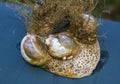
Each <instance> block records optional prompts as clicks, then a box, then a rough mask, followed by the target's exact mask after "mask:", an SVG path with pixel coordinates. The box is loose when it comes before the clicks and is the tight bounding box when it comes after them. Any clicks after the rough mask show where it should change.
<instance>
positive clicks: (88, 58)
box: [42, 41, 100, 78]
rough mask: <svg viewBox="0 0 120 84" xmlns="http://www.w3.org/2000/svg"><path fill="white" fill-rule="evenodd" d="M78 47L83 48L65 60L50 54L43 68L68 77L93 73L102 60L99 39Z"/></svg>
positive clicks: (78, 76)
mask: <svg viewBox="0 0 120 84" xmlns="http://www.w3.org/2000/svg"><path fill="white" fill-rule="evenodd" d="M78 49H81V50H80V51H79V52H78V54H77V55H76V56H75V57H74V58H72V59H70V60H65V61H63V60H59V59H54V58H53V57H51V56H48V60H47V61H46V63H45V64H44V66H42V68H44V69H45V70H47V71H50V72H51V73H54V74H57V75H60V76H63V77H67V78H82V77H86V76H89V75H91V74H92V72H93V70H94V69H95V68H96V66H97V64H98V62H99V60H100V47H99V43H98V41H97V42H96V43H94V44H92V45H86V44H82V43H80V44H79V48H78Z"/></svg>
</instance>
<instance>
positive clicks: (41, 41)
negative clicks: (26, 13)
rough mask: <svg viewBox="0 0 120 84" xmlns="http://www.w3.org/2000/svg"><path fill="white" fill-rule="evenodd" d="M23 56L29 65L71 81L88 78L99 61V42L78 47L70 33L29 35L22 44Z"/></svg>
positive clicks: (79, 44)
mask: <svg viewBox="0 0 120 84" xmlns="http://www.w3.org/2000/svg"><path fill="white" fill-rule="evenodd" d="M57 52H58V53H57ZM21 53H22V56H23V58H24V59H25V60H26V61H27V62H28V63H30V64H32V65H37V66H40V65H42V66H41V68H43V69H45V70H47V71H50V72H52V73H54V74H57V75H60V76H63V77H68V78H81V77H85V76H89V75H90V74H91V73H92V71H93V70H94V69H95V68H96V66H97V64H98V61H99V59H100V47H99V43H98V41H96V42H95V43H94V44H92V45H87V44H83V43H77V42H76V40H74V39H73V38H72V37H71V36H70V35H69V34H68V33H59V34H56V35H49V36H48V37H38V36H36V35H30V34H28V35H26V36H25V37H24V38H23V40H22V43H21Z"/></svg>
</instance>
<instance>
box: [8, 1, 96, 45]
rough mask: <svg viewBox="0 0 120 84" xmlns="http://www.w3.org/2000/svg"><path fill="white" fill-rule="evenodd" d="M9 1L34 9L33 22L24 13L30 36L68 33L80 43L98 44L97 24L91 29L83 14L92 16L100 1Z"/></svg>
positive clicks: (32, 11) (32, 12)
mask: <svg viewBox="0 0 120 84" xmlns="http://www.w3.org/2000/svg"><path fill="white" fill-rule="evenodd" d="M9 1H10V2H12V3H17V4H22V5H25V6H28V7H31V8H32V10H31V14H32V20H29V19H28V16H26V13H25V11H24V12H22V14H23V15H24V16H25V21H26V25H27V32H28V33H29V34H36V35H40V36H47V35H49V34H52V33H53V32H54V33H60V32H64V31H66V32H70V34H71V35H72V36H73V37H75V39H76V40H77V41H78V42H82V43H85V44H93V43H95V42H96V39H97V36H96V31H97V28H96V27H97V23H96V22H94V23H93V26H92V27H90V26H89V24H88V22H89V21H88V20H87V21H86V20H84V19H83V16H82V14H89V15H91V14H92V11H93V10H94V8H95V7H96V5H97V3H98V0H42V2H41V3H40V2H38V1H36V0H9ZM17 10H19V9H18V8H17ZM66 17H67V18H66ZM66 21H67V22H66ZM67 24H68V25H69V26H68V25H67ZM61 25H62V26H61Z"/></svg>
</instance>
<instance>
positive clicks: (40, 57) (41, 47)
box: [21, 35, 48, 66]
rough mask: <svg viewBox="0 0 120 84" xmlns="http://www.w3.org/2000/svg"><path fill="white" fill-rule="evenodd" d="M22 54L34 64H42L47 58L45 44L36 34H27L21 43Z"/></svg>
mask: <svg viewBox="0 0 120 84" xmlns="http://www.w3.org/2000/svg"><path fill="white" fill-rule="evenodd" d="M21 54H22V56H23V58H24V59H25V61H27V62H28V63H30V64H32V65H37V66H39V65H42V64H44V63H45V62H46V60H47V56H48V53H47V50H46V47H45V44H44V43H43V42H42V41H41V40H40V38H39V37H37V36H36V35H26V36H25V37H24V38H23V40H22V43H21Z"/></svg>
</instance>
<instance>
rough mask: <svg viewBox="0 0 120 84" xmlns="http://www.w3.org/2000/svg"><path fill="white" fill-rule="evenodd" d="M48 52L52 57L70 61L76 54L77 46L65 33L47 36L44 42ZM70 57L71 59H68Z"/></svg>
mask: <svg viewBox="0 0 120 84" xmlns="http://www.w3.org/2000/svg"><path fill="white" fill-rule="evenodd" d="M45 44H46V45H47V48H48V52H49V54H50V55H51V56H52V57H55V58H59V59H63V60H66V59H71V58H72V57H74V56H75V55H76V54H77V52H78V49H77V48H78V47H77V46H78V45H77V44H76V43H75V41H74V40H73V39H72V37H70V35H68V34H67V33H59V34H55V35H49V36H48V38H47V39H46V40H45ZM70 56H72V57H70Z"/></svg>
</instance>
